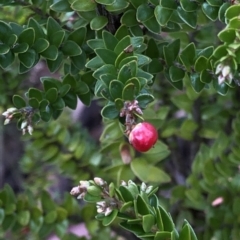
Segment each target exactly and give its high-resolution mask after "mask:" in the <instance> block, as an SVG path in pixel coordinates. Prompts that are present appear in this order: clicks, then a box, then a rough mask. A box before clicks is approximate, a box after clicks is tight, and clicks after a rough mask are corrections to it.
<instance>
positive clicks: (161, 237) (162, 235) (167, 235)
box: [154, 231, 187, 240]
mask: <svg viewBox="0 0 240 240" xmlns="http://www.w3.org/2000/svg"><path fill="white" fill-rule="evenodd" d="M167 239H173V238H171V232H165V231H161V232H157V233H156V235H155V237H154V240H167ZM186 240H187V239H186Z"/></svg>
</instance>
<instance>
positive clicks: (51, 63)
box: [47, 52, 64, 73]
mask: <svg viewBox="0 0 240 240" xmlns="http://www.w3.org/2000/svg"><path fill="white" fill-rule="evenodd" d="M63 57H64V56H63V53H62V52H58V55H57V58H56V60H50V59H47V65H48V68H49V70H50V72H51V73H53V72H56V71H57V70H58V68H59V67H60V66H61V63H62V61H63Z"/></svg>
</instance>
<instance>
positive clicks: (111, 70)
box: [93, 64, 117, 80]
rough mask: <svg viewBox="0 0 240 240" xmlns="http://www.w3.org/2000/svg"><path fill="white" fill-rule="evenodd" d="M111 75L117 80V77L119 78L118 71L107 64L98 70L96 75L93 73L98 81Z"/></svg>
mask: <svg viewBox="0 0 240 240" xmlns="http://www.w3.org/2000/svg"><path fill="white" fill-rule="evenodd" d="M106 74H108V75H110V76H113V78H112V79H111V80H113V79H116V76H117V69H116V68H115V67H114V66H113V65H111V64H106V65H104V64H103V66H101V67H100V68H98V70H96V71H95V72H94V73H93V76H94V77H95V78H96V79H100V77H101V76H104V75H106Z"/></svg>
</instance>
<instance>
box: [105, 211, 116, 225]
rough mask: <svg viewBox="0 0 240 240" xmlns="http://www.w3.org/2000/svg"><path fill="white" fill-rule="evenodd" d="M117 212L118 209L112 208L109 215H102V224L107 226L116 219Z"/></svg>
mask: <svg viewBox="0 0 240 240" xmlns="http://www.w3.org/2000/svg"><path fill="white" fill-rule="evenodd" d="M117 214H118V210H117V209H114V210H113V211H112V213H111V214H110V215H108V216H106V217H104V218H103V221H102V224H103V226H105V227H106V226H109V225H110V224H111V223H112V222H113V221H114V220H115V219H116V217H117Z"/></svg>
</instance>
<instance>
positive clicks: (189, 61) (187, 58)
mask: <svg viewBox="0 0 240 240" xmlns="http://www.w3.org/2000/svg"><path fill="white" fill-rule="evenodd" d="M195 51H196V50H195V45H194V43H189V44H188V45H187V46H186V47H185V48H184V49H183V50H182V52H181V53H180V56H179V57H180V59H181V61H182V63H183V65H184V66H185V67H186V68H187V69H188V70H190V68H191V67H192V65H193V63H194V58H195Z"/></svg>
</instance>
